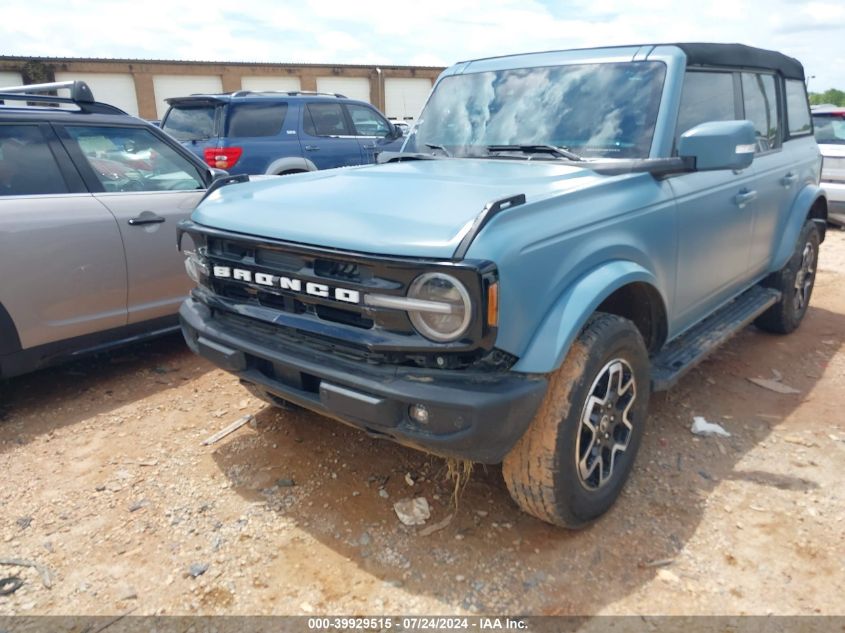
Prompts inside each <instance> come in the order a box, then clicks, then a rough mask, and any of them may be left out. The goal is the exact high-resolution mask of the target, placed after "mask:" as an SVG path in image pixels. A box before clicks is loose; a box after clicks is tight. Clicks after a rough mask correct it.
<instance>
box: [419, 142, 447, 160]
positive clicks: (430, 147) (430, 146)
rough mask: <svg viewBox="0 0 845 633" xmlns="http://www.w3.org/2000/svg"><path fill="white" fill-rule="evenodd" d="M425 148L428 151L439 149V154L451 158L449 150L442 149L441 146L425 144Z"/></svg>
mask: <svg viewBox="0 0 845 633" xmlns="http://www.w3.org/2000/svg"><path fill="white" fill-rule="evenodd" d="M425 146H426V147H427V148H429V149H439V150H440V151H441V152H443V153H444V154H446V156H448V157H449V158H452V154H451V152H449V150H448V149H446V148H445V147H443V146H442V145H437V144H436V143H425Z"/></svg>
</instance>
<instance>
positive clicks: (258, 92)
mask: <svg viewBox="0 0 845 633" xmlns="http://www.w3.org/2000/svg"><path fill="white" fill-rule="evenodd" d="M262 94H269V95H287V96H289V97H296V96H299V95H321V96H324V97H337V98H338V99H348V98H349V97H347V96H346V95H342V94H340V93H339V92H317V91H316V90H237V91H235V92H233V93H232V96H233V97H246V96H248V95H262Z"/></svg>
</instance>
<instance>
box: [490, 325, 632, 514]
mask: <svg viewBox="0 0 845 633" xmlns="http://www.w3.org/2000/svg"><path fill="white" fill-rule="evenodd" d="M648 363H649V361H648V352H647V351H646V347H645V343H644V342H643V338H642V335H641V334H640V332H639V330H638V329H637V327H636V326H635V325H634V324H633V323H632V322H631V321H629V320H627V319H623V318H621V317H618V316H614V315H610V314H602V313H598V314H596V315H595V316H593V317H592V318H591V319H590V321H589V322H588V323H587V325H586V326H585V328H584V330H583V331H582V333H581V335H580V336H579V337H578V339H577V341H576V342H575V343H574V344H573V345H572V348H571V349H570V352H569V354H568V355H567V357H566V360H565V361H564V363H563V365H562V366H561V367H560V369H558V370H557V372H555V374H554V375H553V376H552V379H551V382H550V385H549V390H548V392H547V394H546V397H545V400H544V401H543V404H542V405H541V406H540V410H539V411H538V413H537V415H536V416H535V418H534V420H533V421H532V422H531V426H530V427H529V429H528V431H526V433H525V435H524V436H523V437H522V438H521V439H520V440H519V442H518V443H517V444H516V446H515V447H514V448H513V449H512V450H511V452H510V453H509V454H508V455H507V456H506V457H505V461H504V464H503V465H502V472H503V474H504V477H505V483H506V484H507V487H508V490H509V491H510V493H511V496H512V497H513V499H514V500H515V501H516V502H517V504H518V505H519V506H520V507H521V508H522V509H523V510H525V511H526V512H528V513H529V514H532V515H534V516H535V517H537V518H539V519H542V520H543V521H547V522H549V523H554V524H556V525H561V526H564V527H569V528H577V527H581V526H582V525H584V524H585V523H587V522H589V521H591V520H593V519H595V518H597V517H599V516H601V515H602V514H604V512H606V511H607V510H608V509H609V508H610V506H611V505H613V502H614V501H615V500H616V498H617V497H618V496H619V493H620V492H621V490H622V487H623V486H624V485H625V481H626V480H627V478H628V475H629V473H630V471H631V467H632V466H633V463H634V458H635V457H636V454H637V449H638V448H639V445H640V440H641V438H642V433H643V428H644V424H645V419H646V414H647V410H648V397H649V364H648Z"/></svg>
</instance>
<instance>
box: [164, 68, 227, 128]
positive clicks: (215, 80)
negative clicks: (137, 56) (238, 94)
mask: <svg viewBox="0 0 845 633" xmlns="http://www.w3.org/2000/svg"><path fill="white" fill-rule="evenodd" d="M153 87H154V88H155V93H156V112H158V118H161V117H163V116H164V113H165V112H167V107H168V106H167V103H166V102H165V101H164V100H165V99H168V98H170V97H187V96H188V95H192V94H196V93H200V94H209V93H210V94H214V93H220V92H223V82H222V81H221V79H220V77H219V75H155V76H154V77H153Z"/></svg>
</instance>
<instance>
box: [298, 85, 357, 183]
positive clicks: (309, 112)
mask: <svg viewBox="0 0 845 633" xmlns="http://www.w3.org/2000/svg"><path fill="white" fill-rule="evenodd" d="M300 142H301V143H302V150H303V155H304V156H305V158H306V159H308V160H310V161H311V162H312V163H314V165H316V166H317V169H332V168H334V167H348V166H350V165H360V164H361V163H362V162H363V158H362V154H361V148H360V146H359V145H358V138H357V137H356V136H355V133H354V131H353V130H352V126H351V124H350V122H349V120H348V119H347V117H346V114H345V113H344V111H343V106H341V104H340V103H338V102H335V101H310V102H308V103H306V104H305V107H304V108H302V134H301V139H300Z"/></svg>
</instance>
